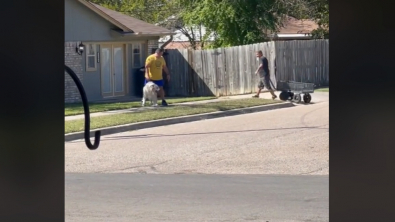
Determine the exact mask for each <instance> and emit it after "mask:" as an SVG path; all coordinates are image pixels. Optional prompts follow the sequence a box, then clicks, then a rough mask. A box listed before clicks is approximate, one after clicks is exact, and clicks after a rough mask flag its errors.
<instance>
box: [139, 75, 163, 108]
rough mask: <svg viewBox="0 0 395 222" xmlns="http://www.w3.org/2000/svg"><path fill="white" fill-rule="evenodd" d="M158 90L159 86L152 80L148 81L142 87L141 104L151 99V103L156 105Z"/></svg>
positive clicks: (143, 104)
mask: <svg viewBox="0 0 395 222" xmlns="http://www.w3.org/2000/svg"><path fill="white" fill-rule="evenodd" d="M158 91H159V86H158V85H156V84H155V83H154V82H152V81H149V82H147V84H145V86H144V87H143V99H142V101H141V106H145V101H146V100H149V101H151V105H153V106H158Z"/></svg>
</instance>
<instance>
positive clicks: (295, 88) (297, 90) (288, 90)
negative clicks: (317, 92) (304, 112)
mask: <svg viewBox="0 0 395 222" xmlns="http://www.w3.org/2000/svg"><path fill="white" fill-rule="evenodd" d="M314 87H315V85H314V83H306V82H295V81H288V82H283V81H280V82H279V83H278V86H277V90H280V91H281V93H280V96H279V97H280V99H281V100H283V101H286V100H290V101H292V102H297V103H299V102H301V101H302V94H303V102H305V103H310V102H311V95H310V94H311V93H314Z"/></svg>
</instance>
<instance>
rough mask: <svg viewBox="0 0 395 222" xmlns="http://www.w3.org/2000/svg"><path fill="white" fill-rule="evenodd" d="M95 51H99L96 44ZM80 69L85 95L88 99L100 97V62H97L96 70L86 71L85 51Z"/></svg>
mask: <svg viewBox="0 0 395 222" xmlns="http://www.w3.org/2000/svg"><path fill="white" fill-rule="evenodd" d="M96 52H100V46H99V45H96ZM82 57H83V58H82V70H83V72H82V73H83V76H84V78H83V82H82V84H83V85H84V88H85V92H86V97H88V100H89V101H95V100H100V99H102V95H101V80H100V70H101V63H97V64H96V65H97V69H96V71H89V72H87V71H86V55H85V53H84V54H83V56H82ZM96 59H97V58H96Z"/></svg>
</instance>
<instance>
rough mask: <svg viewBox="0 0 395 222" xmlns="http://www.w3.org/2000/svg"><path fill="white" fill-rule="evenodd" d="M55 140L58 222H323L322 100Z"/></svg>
mask: <svg viewBox="0 0 395 222" xmlns="http://www.w3.org/2000/svg"><path fill="white" fill-rule="evenodd" d="M312 96H313V101H312V102H313V103H312V104H308V105H304V104H300V105H297V106H296V107H292V108H284V109H279V110H271V111H265V112H260V113H252V114H245V115H239V116H232V117H223V118H218V119H210V120H205V121H199V122H191V123H182V124H175V125H169V126H163V127H156V128H148V129H143V130H137V131H131V132H124V133H119V134H113V135H108V136H104V137H103V138H102V141H101V144H100V147H99V148H98V149H97V150H95V151H90V150H88V149H87V148H86V147H85V144H84V142H83V141H82V140H78V141H72V142H67V143H65V162H66V165H65V169H66V221H70V222H71V221H269V222H275V221H329V219H328V218H329V213H328V212H329V210H328V205H329V204H328V201H329V200H328V199H329V197H328V192H329V191H328V189H329V188H328V183H329V182H328V175H329V94H328V93H314V94H313V95H312Z"/></svg>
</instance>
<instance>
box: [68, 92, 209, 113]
mask: <svg viewBox="0 0 395 222" xmlns="http://www.w3.org/2000/svg"><path fill="white" fill-rule="evenodd" d="M215 98H216V97H214V96H206V97H186V98H177V99H166V101H167V103H168V104H175V103H185V102H195V101H202V100H209V99H215ZM159 103H160V101H159ZM137 107H141V102H140V101H135V102H120V103H91V104H89V111H90V113H97V112H104V111H111V110H120V109H130V108H137ZM64 111H65V112H64V114H65V116H73V115H79V114H84V107H83V105H82V103H75V104H65V110H64Z"/></svg>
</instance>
